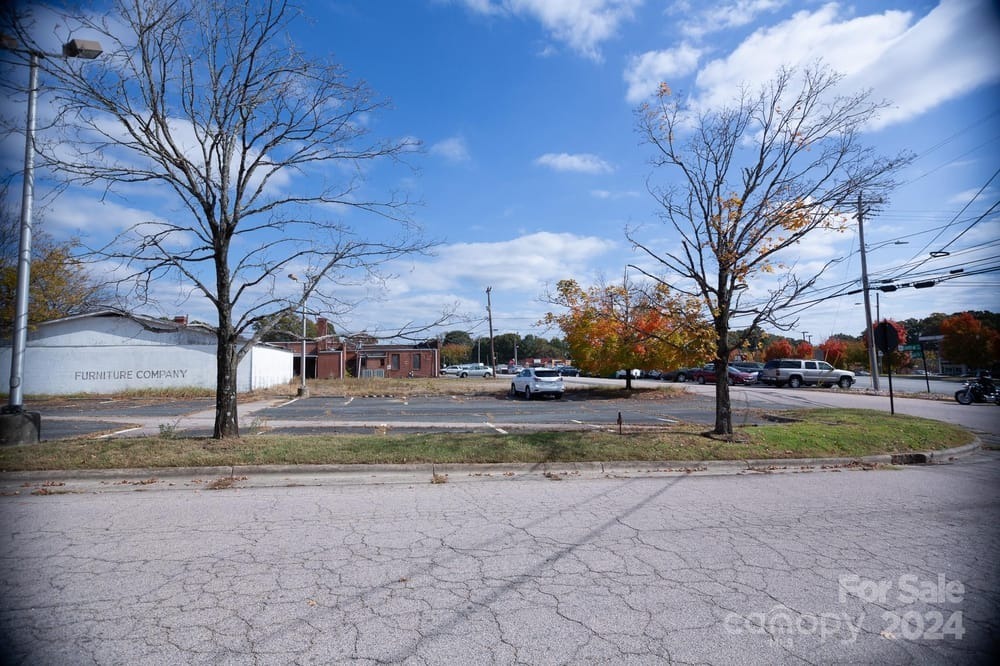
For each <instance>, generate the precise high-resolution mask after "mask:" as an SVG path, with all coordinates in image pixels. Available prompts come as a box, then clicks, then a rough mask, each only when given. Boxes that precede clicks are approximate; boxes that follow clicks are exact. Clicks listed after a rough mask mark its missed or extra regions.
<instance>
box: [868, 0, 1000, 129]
mask: <svg viewBox="0 0 1000 666" xmlns="http://www.w3.org/2000/svg"><path fill="white" fill-rule="evenodd" d="M943 54H944V55H943ZM942 55H943V57H942ZM997 62H1000V20H998V14H997V10H996V7H995V6H993V3H991V2H990V0H973V1H971V2H970V1H968V0H942V1H941V3H940V4H939V5H938V6H937V7H936V8H934V9H933V10H932V11H931V12H930V13H928V14H927V16H925V17H924V18H923V19H921V20H920V21H918V22H917V23H916V24H915V25H913V27H912V28H910V29H909V30H907V31H906V32H905V33H904V34H902V35H901V36H900V37H899V39H897V40H895V41H893V42H892V43H891V44H889V48H887V49H886V51H885V53H884V55H883V57H881V58H880V59H879V60H878V61H877V62H872V63H870V64H869V65H868V66H867V67H865V68H863V69H860V70H858V71H857V72H856V73H855V74H854V75H853V76H851V77H850V78H849V79H848V83H851V84H854V85H855V86H856V87H858V88H871V89H873V90H875V91H876V94H877V95H878V96H880V97H885V98H886V99H888V100H890V101H892V102H894V103H895V106H894V107H893V108H892V109H890V110H888V111H886V112H885V113H883V115H882V117H881V118H880V121H879V125H881V126H885V125H889V124H892V123H898V122H903V121H906V120H908V119H910V118H913V117H915V116H918V115H920V114H921V113H924V112H925V111H928V110H930V109H932V108H934V107H935V106H938V105H939V104H942V103H944V102H946V101H948V100H951V99H956V98H958V97H960V96H962V95H964V94H966V93H968V92H970V91H972V90H974V89H975V88H978V87H980V86H983V85H986V84H989V83H995V82H997V81H1000V67H997Z"/></svg>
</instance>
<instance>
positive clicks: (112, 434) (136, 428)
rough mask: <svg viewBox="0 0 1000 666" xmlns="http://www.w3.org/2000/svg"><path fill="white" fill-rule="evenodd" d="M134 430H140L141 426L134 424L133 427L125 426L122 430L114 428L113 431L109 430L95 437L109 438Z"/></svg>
mask: <svg viewBox="0 0 1000 666" xmlns="http://www.w3.org/2000/svg"><path fill="white" fill-rule="evenodd" d="M135 430H142V426H135V427H134V428H125V429H124V430H116V431H115V432H110V433H108V434H107V435H101V436H100V437H98V438H97V439H109V438H111V437H117V436H118V435H124V434H125V433H127V432H133V431H135Z"/></svg>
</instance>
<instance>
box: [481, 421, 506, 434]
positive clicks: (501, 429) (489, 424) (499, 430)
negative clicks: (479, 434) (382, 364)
mask: <svg viewBox="0 0 1000 666" xmlns="http://www.w3.org/2000/svg"><path fill="white" fill-rule="evenodd" d="M485 423H486V427H487V428H493V429H494V430H496V431H497V432H498V433H500V434H501V435H506V434H507V431H506V430H504V429H503V428H498V427H496V426H495V425H493V424H492V423H490V422H489V421H486V422H485Z"/></svg>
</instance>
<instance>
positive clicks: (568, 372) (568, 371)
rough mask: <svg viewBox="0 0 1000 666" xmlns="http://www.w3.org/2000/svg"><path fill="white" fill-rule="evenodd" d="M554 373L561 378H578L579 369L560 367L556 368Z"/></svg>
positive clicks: (569, 366) (570, 366)
mask: <svg viewBox="0 0 1000 666" xmlns="http://www.w3.org/2000/svg"><path fill="white" fill-rule="evenodd" d="M556 371H557V372H558V373H559V374H560V375H561V376H563V377H579V376H580V369H579V368H574V367H573V366H572V365H561V366H559V367H558V368H556Z"/></svg>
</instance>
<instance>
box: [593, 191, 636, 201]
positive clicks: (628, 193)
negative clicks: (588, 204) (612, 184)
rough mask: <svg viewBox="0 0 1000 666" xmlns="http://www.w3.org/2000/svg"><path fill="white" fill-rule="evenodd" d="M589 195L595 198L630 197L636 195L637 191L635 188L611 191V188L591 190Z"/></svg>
mask: <svg viewBox="0 0 1000 666" xmlns="http://www.w3.org/2000/svg"><path fill="white" fill-rule="evenodd" d="M590 196H592V197H594V198H595V199H631V198H634V197H638V196H639V193H638V192H636V191H635V190H626V191H624V192H613V191H611V190H591V191H590Z"/></svg>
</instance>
